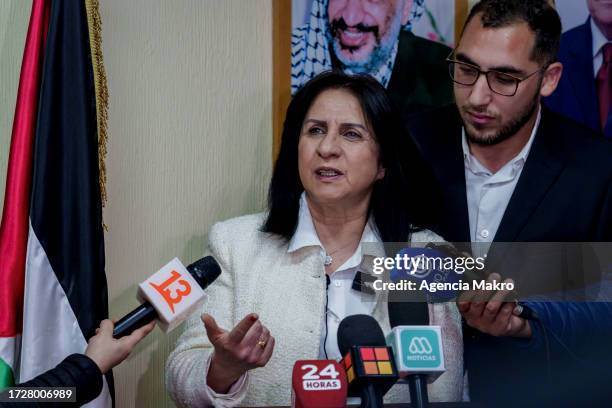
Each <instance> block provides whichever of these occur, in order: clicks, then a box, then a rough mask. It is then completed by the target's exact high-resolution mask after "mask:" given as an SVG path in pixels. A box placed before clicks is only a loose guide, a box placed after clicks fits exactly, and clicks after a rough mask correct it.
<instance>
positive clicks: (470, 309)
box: [457, 273, 532, 338]
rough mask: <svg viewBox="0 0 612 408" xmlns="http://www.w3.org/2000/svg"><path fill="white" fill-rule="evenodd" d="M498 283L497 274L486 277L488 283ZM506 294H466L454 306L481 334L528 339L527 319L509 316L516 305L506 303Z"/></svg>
mask: <svg viewBox="0 0 612 408" xmlns="http://www.w3.org/2000/svg"><path fill="white" fill-rule="evenodd" d="M500 280H501V276H500V275H499V274H496V273H492V274H490V275H489V276H488V278H487V282H493V281H497V282H499V281H500ZM510 282H512V279H506V280H504V283H510ZM509 294H510V291H508V290H499V291H486V290H475V291H467V292H464V293H462V294H461V295H460V296H459V298H458V299H457V307H458V308H459V312H460V313H461V315H462V316H463V318H464V319H465V321H466V322H467V324H468V325H469V326H471V327H473V328H475V329H477V330H479V331H481V332H483V333H486V334H490V335H492V336H510V337H522V338H529V337H531V334H532V333H531V326H530V325H529V322H528V321H527V320H525V319H522V318H520V317H518V316H515V315H514V314H512V312H513V310H514V307H515V306H516V304H515V303H514V302H507V301H505V298H506V296H508V295H509Z"/></svg>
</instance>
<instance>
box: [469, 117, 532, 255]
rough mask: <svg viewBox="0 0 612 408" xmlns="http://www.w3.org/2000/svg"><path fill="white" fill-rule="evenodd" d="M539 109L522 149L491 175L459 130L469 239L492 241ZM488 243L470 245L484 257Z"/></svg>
mask: <svg viewBox="0 0 612 408" xmlns="http://www.w3.org/2000/svg"><path fill="white" fill-rule="evenodd" d="M540 116H541V109H540V107H538V116H537V118H536V122H535V125H534V126H533V129H532V131H531V136H530V137H529V140H528V141H527V143H526V144H525V146H524V147H523V149H522V150H521V151H520V152H519V154H517V155H516V156H515V157H514V158H513V159H512V160H510V161H509V162H508V163H506V164H505V165H504V166H503V167H502V168H501V169H499V171H497V172H496V173H495V174H493V173H491V172H490V171H489V170H488V169H487V168H486V167H485V166H483V165H482V163H480V162H479V161H478V159H476V157H474V156H473V155H472V153H471V152H470V147H469V145H468V142H467V137H466V135H465V128H463V129H462V135H461V139H462V140H461V143H462V147H463V163H464V169H465V185H466V193H467V204H468V213H469V218H470V239H471V241H472V242H483V243H490V242H491V241H493V238H494V237H495V234H496V233H497V229H498V228H499V224H500V223H501V220H502V217H503V216H504V213H505V212H506V207H507V206H508V202H509V201H510V197H512V193H513V192H514V189H515V188H516V184H517V183H518V180H519V177H520V176H521V173H522V172H523V167H524V166H525V162H526V161H527V156H528V155H529V151H530V150H531V145H532V144H533V139H534V138H535V134H536V131H537V129H538V126H539V125H540ZM488 247H489V246H488V245H486V244H485V245H483V244H479V245H473V248H472V249H473V250H474V251H475V252H477V253H478V254H475V255H476V256H484V255H485V254H486V251H488Z"/></svg>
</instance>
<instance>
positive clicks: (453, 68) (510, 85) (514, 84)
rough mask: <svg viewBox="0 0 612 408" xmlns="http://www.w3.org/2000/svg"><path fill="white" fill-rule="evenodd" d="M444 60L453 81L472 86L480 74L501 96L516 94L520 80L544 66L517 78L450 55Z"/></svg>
mask: <svg viewBox="0 0 612 408" xmlns="http://www.w3.org/2000/svg"><path fill="white" fill-rule="evenodd" d="M451 55H452V54H451ZM446 61H447V62H448V73H449V74H450V77H451V79H452V80H453V82H455V83H458V84H460V85H466V86H472V85H474V84H475V83H476V82H477V81H478V78H480V75H484V76H485V78H487V85H489V89H490V90H491V91H493V92H495V93H496V94H499V95H503V96H514V95H516V91H517V90H518V86H519V84H520V83H521V82H523V81H525V80H526V79H529V78H531V77H532V76H534V75H535V74H537V73H538V72H541V71H542V70H544V68H540V69H538V70H537V71H534V72H532V73H531V74H529V75H527V76H526V77H524V78H519V77H515V76H514V75H510V74H506V73H505V72H499V71H495V70H489V71H483V70H481V69H480V68H479V67H477V66H476V65H472V64H468V63H467V62H461V61H457V60H454V59H451V58H450V56H449V57H448V58H447V59H446Z"/></svg>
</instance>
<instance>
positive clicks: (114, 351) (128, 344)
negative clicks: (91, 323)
mask: <svg viewBox="0 0 612 408" xmlns="http://www.w3.org/2000/svg"><path fill="white" fill-rule="evenodd" d="M114 327H115V325H114V323H113V322H112V321H110V320H109V319H105V320H102V323H100V327H99V328H97V329H96V335H95V336H93V337H92V338H91V339H89V343H88V344H87V349H86V350H85V355H86V356H87V357H89V358H91V359H92V360H93V361H94V363H96V364H97V366H98V367H99V368H100V371H101V372H102V374H106V372H107V371H108V370H110V369H111V368H113V367H115V366H116V365H118V364H119V363H121V362H122V361H123V360H125V359H126V358H127V357H128V356H129V355H130V352H131V351H132V349H133V348H134V347H135V346H136V344H138V342H139V341H140V340H142V339H143V338H145V337H146V336H147V334H149V333H151V331H152V330H153V328H154V327H155V322H154V321H153V322H151V323H149V324H147V325H145V326H142V327H141V328H139V329H137V330H134V331H133V332H132V334H130V335H129V336H124V337H121V338H120V339H115V338H113V328H114Z"/></svg>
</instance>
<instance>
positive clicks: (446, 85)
mask: <svg viewBox="0 0 612 408" xmlns="http://www.w3.org/2000/svg"><path fill="white" fill-rule="evenodd" d="M293 1H294V3H293V4H295V5H297V6H304V5H306V4H305V3H298V2H308V4H309V5H311V7H310V13H309V15H307V16H306V18H305V19H304V22H305V23H304V24H303V25H296V26H295V27H294V29H293V32H292V35H291V93H292V94H295V92H296V91H297V90H298V89H299V88H300V87H301V86H302V85H303V84H305V83H306V82H307V81H308V80H310V79H311V78H313V77H314V76H315V75H317V74H319V73H321V72H323V71H327V70H330V69H341V70H342V71H344V72H346V73H349V74H369V75H371V76H373V77H374V78H376V80H377V81H378V82H380V83H381V84H382V85H383V86H384V87H385V88H387V92H388V93H389V96H390V97H391V99H392V100H393V101H394V103H395V104H396V105H397V107H398V108H399V109H400V111H401V112H402V114H403V115H405V116H406V117H408V116H410V115H412V114H414V113H417V112H422V111H426V110H429V109H433V108H437V107H440V106H444V105H447V104H449V103H452V102H453V92H452V81H451V79H450V76H449V74H448V63H447V62H446V57H447V56H448V55H449V54H450V52H451V49H450V48H449V47H448V46H446V45H444V44H441V43H439V42H436V41H432V39H428V38H424V37H422V36H418V35H415V34H414V33H413V32H412V28H413V26H414V25H415V23H417V21H418V20H419V19H420V17H421V16H422V15H424V14H426V15H427V18H428V19H429V21H431V20H432V13H431V11H430V10H429V8H427V7H426V6H429V4H428V2H429V1H430V0H293ZM310 1H312V3H310ZM448 2H449V4H450V7H448V12H449V13H451V14H452V16H454V2H452V1H451V0H448ZM436 4H437V3H436ZM307 7H308V6H307ZM306 12H307V11H306ZM424 17H425V16H424ZM447 20H448V18H447ZM450 20H451V21H454V18H453V17H451V18H450ZM419 24H420V23H419ZM433 25H434V26H435V25H436V24H435V22H434V24H433Z"/></svg>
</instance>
